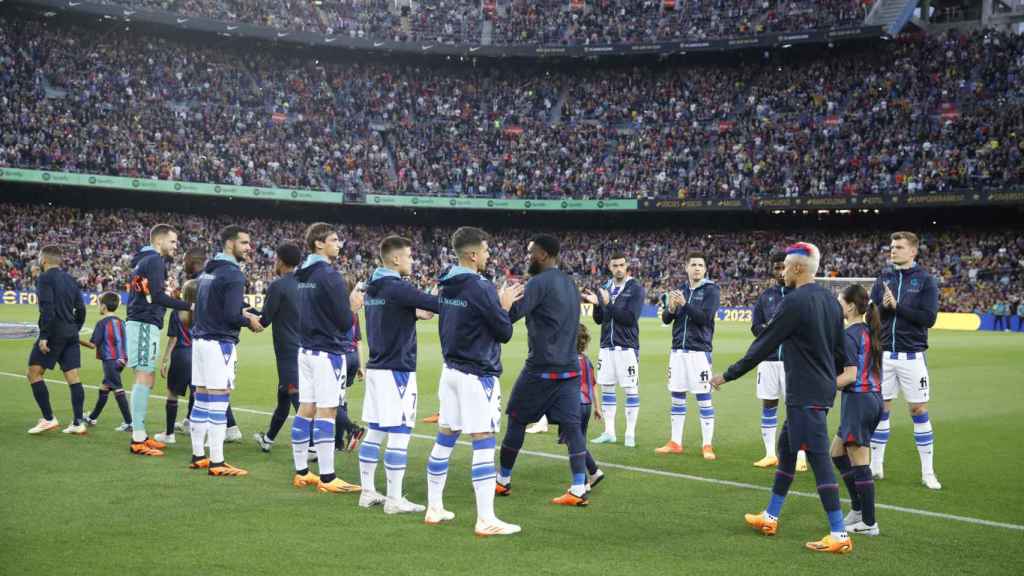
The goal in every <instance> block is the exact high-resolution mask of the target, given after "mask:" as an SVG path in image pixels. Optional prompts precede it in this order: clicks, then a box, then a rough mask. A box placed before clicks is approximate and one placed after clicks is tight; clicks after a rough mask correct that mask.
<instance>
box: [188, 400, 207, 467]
mask: <svg viewBox="0 0 1024 576" xmlns="http://www.w3.org/2000/svg"><path fill="white" fill-rule="evenodd" d="M200 398H201V399H200ZM207 410H208V408H207V403H206V394H205V393H202V392H197V393H196V400H195V404H193V405H192V419H191V422H190V424H189V431H190V433H191V434H192V455H193V456H195V457H197V458H202V457H203V456H206V431H207V429H208V428H209V418H210V415H209V413H208V412H207Z"/></svg>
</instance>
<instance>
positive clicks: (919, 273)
mask: <svg viewBox="0 0 1024 576" xmlns="http://www.w3.org/2000/svg"><path fill="white" fill-rule="evenodd" d="M883 284H885V285H887V286H888V287H889V290H891V291H892V295H893V297H895V298H896V310H890V309H889V308H886V307H885V306H883V305H882V300H883V298H884V297H885V289H884V288H883V287H882V285H883ZM871 301H872V302H874V303H876V304H878V308H879V312H881V314H880V317H881V320H882V349H883V350H885V351H886V352H890V353H893V352H924V351H925V350H927V349H928V329H929V328H931V327H932V326H934V325H935V320H936V319H937V318H938V315H939V287H938V285H937V283H936V282H935V279H934V278H932V275H931V274H929V273H928V272H927V271H926V270H925V269H924V268H922V267H920V266H918V265H917V264H914V265H913V266H911V267H910V268H908V269H906V270H896V269H893V268H890V269H888V270H886V271H884V272H882V275H881V276H879V277H878V278H877V279H876V280H875V285H874V286H873V287H872V288H871Z"/></svg>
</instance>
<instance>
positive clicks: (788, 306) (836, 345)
mask: <svg viewBox="0 0 1024 576" xmlns="http://www.w3.org/2000/svg"><path fill="white" fill-rule="evenodd" d="M779 346H782V362H783V365H784V366H785V369H786V405H787V406H803V407H806V406H817V407H823V408H827V407H831V406H832V403H833V401H834V400H835V397H836V376H837V375H838V374H839V373H840V372H842V371H843V368H844V367H845V366H846V331H845V330H843V311H842V309H841V308H840V307H839V301H838V300H836V297H835V295H833V294H832V291H831V290H829V289H827V288H823V287H821V286H819V285H817V284H815V283H813V282H812V283H810V284H806V285H804V286H801V287H800V288H797V289H796V290H793V291H792V292H789V293H788V294H786V298H785V299H784V300H783V301H782V306H781V307H780V308H779V311H778V312H777V313H776V314H775V317H774V318H772V320H771V321H770V322H768V326H766V327H765V329H764V330H763V331H762V332H761V334H759V335H758V337H757V338H755V339H754V343H753V344H751V345H750V349H748V350H747V353H746V355H744V356H743V358H741V359H740V360H739V361H737V362H736V363H735V364H733V365H732V366H729V368H728V369H727V370H726V371H725V374H724V376H725V379H726V380H727V381H728V380H735V379H737V378H739V377H740V376H743V375H744V374H746V373H747V372H749V371H750V370H752V369H753V368H754V367H755V366H757V364H758V363H759V362H763V361H764V360H766V359H767V358H768V357H770V356H771V355H772V354H774V353H776V351H777V350H778V349H779Z"/></svg>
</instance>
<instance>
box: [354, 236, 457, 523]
mask: <svg viewBox="0 0 1024 576" xmlns="http://www.w3.org/2000/svg"><path fill="white" fill-rule="evenodd" d="M380 262H381V265H380V267H379V268H377V269H376V270H374V271H373V276H371V278H370V282H369V283H368V284H367V286H366V297H365V299H364V300H365V304H364V306H365V309H366V312H365V315H366V341H367V344H368V345H369V349H370V357H369V360H368V361H367V362H366V396H364V397H363V421H364V422H366V425H367V427H368V428H369V431H368V432H367V433H366V437H365V439H364V440H363V443H362V446H360V449H359V475H360V479H361V480H362V485H363V493H362V494H361V495H360V497H359V505H360V506H363V507H370V506H376V505H378V504H384V513H385V514H401V513H409V512H423V511H425V510H426V507H424V506H422V505H420V504H414V503H412V502H410V501H409V500H407V499H406V498H405V496H404V495H403V494H402V481H403V479H404V478H405V467H406V463H407V461H408V454H407V451H408V448H409V440H410V437H411V435H412V428H413V426H414V425H415V424H416V401H417V398H418V396H419V392H418V390H417V387H416V320H417V319H419V318H432V317H433V315H434V314H436V313H437V311H438V309H439V308H438V300H437V296H435V295H431V294H427V293H426V292H423V291H421V290H419V289H417V288H416V287H415V286H413V285H412V284H411V283H409V282H408V281H407V280H405V279H404V278H403V277H408V276H410V275H412V241H410V240H409V239H407V238H402V237H401V236H388V237H387V238H384V239H383V240H382V241H381V243H380ZM425 313H426V314H425ZM385 435H386V436H387V441H388V443H387V450H385V452H384V468H385V472H386V476H387V482H388V488H387V497H382V496H381V495H380V494H379V493H378V492H377V491H376V489H375V486H374V476H375V474H376V471H377V460H378V459H379V457H380V445H381V442H383V440H384V437H385Z"/></svg>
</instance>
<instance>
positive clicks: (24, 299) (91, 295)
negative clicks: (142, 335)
mask: <svg viewBox="0 0 1024 576" xmlns="http://www.w3.org/2000/svg"><path fill="white" fill-rule="evenodd" d="M103 294H106V292H87V291H84V290H83V291H82V300H84V301H85V304H86V306H97V305H98V304H99V301H100V296H102V295H103ZM117 294H118V295H119V296H121V304H122V305H126V304H128V293H127V292H118V293H117ZM244 299H245V303H246V305H248V306H251V307H253V308H257V309H261V308H263V302H264V301H265V300H266V296H264V295H263V294H246V295H245V296H244ZM0 303H2V304H28V305H30V306H35V305H37V304H38V300H37V299H36V293H35V292H33V291H31V290H3V291H0ZM91 316H92V311H89V312H88V315H87V316H86V317H87V318H88V317H91Z"/></svg>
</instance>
